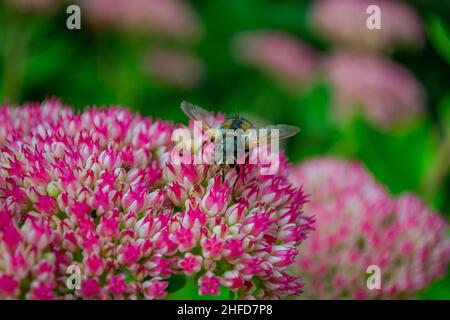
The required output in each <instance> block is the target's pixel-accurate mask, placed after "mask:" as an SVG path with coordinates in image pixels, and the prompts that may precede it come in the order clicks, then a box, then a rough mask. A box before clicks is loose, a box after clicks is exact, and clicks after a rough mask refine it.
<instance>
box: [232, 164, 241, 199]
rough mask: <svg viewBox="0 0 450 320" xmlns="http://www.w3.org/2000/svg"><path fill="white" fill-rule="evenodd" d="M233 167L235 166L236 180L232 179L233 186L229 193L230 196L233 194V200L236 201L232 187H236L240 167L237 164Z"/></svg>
mask: <svg viewBox="0 0 450 320" xmlns="http://www.w3.org/2000/svg"><path fill="white" fill-rule="evenodd" d="M235 168H236V173H237V176H236V180H234V183H233V188H232V189H231V194H232V196H233V200H234V202H237V201H236V197H235V194H234V189H235V188H236V184H237V182H238V180H239V177H240V176H241V167H239V165H237V166H236V167H235Z"/></svg>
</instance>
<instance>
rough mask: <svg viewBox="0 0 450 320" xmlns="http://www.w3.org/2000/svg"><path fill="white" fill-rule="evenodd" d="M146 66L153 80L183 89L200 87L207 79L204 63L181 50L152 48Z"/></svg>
mask: <svg viewBox="0 0 450 320" xmlns="http://www.w3.org/2000/svg"><path fill="white" fill-rule="evenodd" d="M146 64H147V70H148V72H149V74H150V76H151V77H152V78H155V79H156V80H158V81H161V82H163V83H166V84H168V85H172V86H174V87H178V88H181V89H191V88H195V87H198V86H199V85H201V83H202V82H203V79H204V77H205V66H204V64H203V61H201V60H200V59H199V58H198V57H196V56H194V55H192V54H189V53H185V52H182V51H180V50H175V49H168V48H163V47H157V48H152V49H151V51H150V53H149V54H148V58H147V61H146Z"/></svg>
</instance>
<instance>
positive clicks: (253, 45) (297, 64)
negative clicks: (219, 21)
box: [233, 30, 319, 89]
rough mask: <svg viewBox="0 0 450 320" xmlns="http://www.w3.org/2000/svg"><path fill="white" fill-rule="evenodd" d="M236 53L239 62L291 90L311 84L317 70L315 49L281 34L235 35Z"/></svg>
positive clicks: (256, 33)
mask: <svg viewBox="0 0 450 320" xmlns="http://www.w3.org/2000/svg"><path fill="white" fill-rule="evenodd" d="M233 50H234V55H235V57H236V59H237V60H238V61H239V62H241V63H245V64H248V65H250V66H253V67H255V68H257V69H259V70H261V71H262V72H264V73H265V74H267V75H268V76H271V77H273V78H274V79H275V80H277V81H278V82H280V83H281V84H282V85H283V86H285V87H287V88H291V89H298V88H299V87H301V86H302V85H305V84H308V83H310V82H311V81H312V78H314V76H315V74H316V72H317V68H318V67H317V64H318V62H319V61H318V54H317V53H316V52H315V51H314V49H312V48H311V47H309V46H308V45H307V44H304V43H302V42H301V41H300V40H298V39H295V38H294V37H292V36H290V35H289V34H286V33H284V32H281V31H276V30H270V31H248V32H243V33H241V34H238V35H237V36H235V39H234V41H233Z"/></svg>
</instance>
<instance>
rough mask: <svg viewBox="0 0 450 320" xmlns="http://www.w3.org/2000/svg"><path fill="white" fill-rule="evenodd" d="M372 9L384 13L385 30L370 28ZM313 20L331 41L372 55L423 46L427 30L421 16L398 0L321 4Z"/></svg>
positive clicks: (324, 0) (339, 0)
mask: <svg viewBox="0 0 450 320" xmlns="http://www.w3.org/2000/svg"><path fill="white" fill-rule="evenodd" d="M370 5H377V6H379V7H380V10H381V29H380V30H378V29H376V30H370V29H369V28H368V27H367V24H366V22H367V19H368V17H369V14H368V13H367V12H366V11H367V8H368V7H369V6H370ZM310 15H311V20H312V23H313V24H314V26H315V27H316V28H317V30H318V31H319V32H320V33H321V34H322V35H323V36H325V37H326V38H327V39H329V40H331V41H333V42H335V43H337V44H339V45H343V46H348V47H353V48H359V49H365V50H370V51H390V50H393V49H394V48H398V47H404V46H410V45H420V44H422V43H423V41H424V30H423V26H422V22H421V19H420V17H419V15H418V14H417V13H416V12H415V11H414V10H413V9H412V8H411V7H409V6H408V5H407V4H405V3H402V2H399V1H394V0H378V1H372V0H319V1H316V2H315V4H314V5H313V7H312V10H311V13H310Z"/></svg>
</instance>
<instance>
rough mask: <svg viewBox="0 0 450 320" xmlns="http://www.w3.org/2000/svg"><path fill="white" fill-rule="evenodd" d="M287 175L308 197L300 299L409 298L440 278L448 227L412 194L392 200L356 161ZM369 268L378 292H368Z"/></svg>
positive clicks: (313, 163)
mask: <svg viewBox="0 0 450 320" xmlns="http://www.w3.org/2000/svg"><path fill="white" fill-rule="evenodd" d="M290 178H291V181H292V182H293V183H294V184H297V185H298V186H304V188H305V190H306V191H307V192H308V193H309V194H311V197H310V201H309V202H308V203H307V204H306V205H305V211H306V212H307V213H308V214H313V215H315V217H316V221H317V222H316V225H315V229H316V231H315V232H313V233H312V234H311V237H309V239H307V240H306V241H305V242H304V243H303V244H302V248H301V250H302V254H300V255H299V256H298V259H297V265H296V266H297V274H298V275H299V276H300V277H301V279H302V280H303V281H304V282H305V287H306V288H308V290H305V293H304V295H303V296H302V297H305V298H320V299H342V298H347V299H374V298H381V299H391V298H412V297H414V295H415V294H416V293H417V292H418V291H419V290H421V289H423V288H425V287H426V286H427V285H428V284H430V283H431V282H432V281H433V280H435V279H436V278H438V277H439V276H441V275H444V274H445V272H446V270H447V265H448V263H449V262H450V240H449V239H448V238H446V236H445V234H444V230H445V228H447V227H448V224H447V223H446V222H445V221H444V219H443V218H442V217H440V216H439V214H437V213H435V212H432V211H431V210H430V209H428V208H427V207H426V206H425V204H423V203H422V201H420V200H419V199H418V198H416V197H415V196H413V195H411V194H404V195H401V196H399V197H396V198H391V197H390V196H389V195H388V193H387V191H386V190H385V188H383V187H382V186H380V185H379V184H378V183H377V182H375V181H374V179H373V178H372V176H371V175H370V174H369V173H368V172H367V171H366V170H365V169H364V168H363V167H362V166H361V165H360V164H358V163H354V162H345V161H343V160H338V159H333V158H316V159H312V160H309V161H306V162H305V163H303V164H301V165H299V166H297V167H296V168H293V169H292V171H291V174H290ZM370 265H377V266H379V267H380V270H381V288H380V289H373V290H369V289H368V288H367V284H366V280H367V277H368V275H367V273H366V271H367V267H369V266H370Z"/></svg>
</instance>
